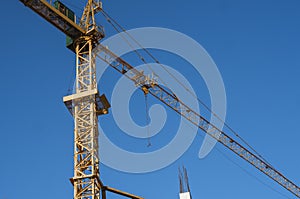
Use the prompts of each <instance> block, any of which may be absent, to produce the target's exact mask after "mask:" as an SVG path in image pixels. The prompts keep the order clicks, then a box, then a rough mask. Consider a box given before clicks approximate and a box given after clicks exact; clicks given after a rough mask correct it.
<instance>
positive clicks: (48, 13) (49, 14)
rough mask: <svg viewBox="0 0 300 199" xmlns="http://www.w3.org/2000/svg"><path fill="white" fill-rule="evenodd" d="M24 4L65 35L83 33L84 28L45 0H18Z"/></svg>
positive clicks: (75, 36) (75, 35)
mask: <svg viewBox="0 0 300 199" xmlns="http://www.w3.org/2000/svg"><path fill="white" fill-rule="evenodd" d="M20 1H21V2H22V3H24V5H25V6H28V7H29V8H31V9H32V10H33V11H35V12H36V13H37V14H39V15H40V16H41V17H43V18H44V19H46V20H47V21H48V22H50V23H51V24H53V25H54V26H55V27H56V28H58V29H59V30H61V31H62V32H64V33H65V34H66V35H68V36H69V37H71V38H72V39H74V38H79V37H80V36H81V35H84V34H85V32H86V31H85V30H84V29H82V28H81V27H80V26H78V25H77V24H76V23H75V22H74V21H72V20H71V19H69V18H68V17H67V16H65V15H64V14H62V13H61V12H59V11H58V10H57V9H55V8H54V7H53V6H52V5H51V4H50V3H48V2H47V1H45V0H20Z"/></svg>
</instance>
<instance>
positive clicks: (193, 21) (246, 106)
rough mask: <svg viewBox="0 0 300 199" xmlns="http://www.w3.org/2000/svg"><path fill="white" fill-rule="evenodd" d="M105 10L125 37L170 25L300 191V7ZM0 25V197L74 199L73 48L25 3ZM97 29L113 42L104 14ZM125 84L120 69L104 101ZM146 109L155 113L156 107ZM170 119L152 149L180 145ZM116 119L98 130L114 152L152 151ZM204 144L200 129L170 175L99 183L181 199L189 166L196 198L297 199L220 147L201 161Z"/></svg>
mask: <svg viewBox="0 0 300 199" xmlns="http://www.w3.org/2000/svg"><path fill="white" fill-rule="evenodd" d="M63 2H64V3H65V4H66V5H69V6H70V8H72V9H74V11H76V12H77V13H78V14H79V12H80V10H81V9H82V7H83V5H84V3H82V2H83V1H81V2H79V3H78V4H77V3H76V2H74V1H71V0H65V1H63ZM103 4H104V8H105V10H106V11H107V12H108V13H109V14H110V15H112V16H113V17H114V18H115V19H116V20H117V21H118V22H120V23H121V24H122V25H123V26H124V27H125V28H126V29H131V28H138V27H147V26H155V27H165V28H170V29H174V30H177V31H180V32H182V33H185V34H187V35H188V36H190V37H192V38H193V39H195V40H196V41H198V42H199V43H200V44H201V45H202V46H203V47H204V48H205V49H206V50H207V51H208V53H209V54H210V55H211V56H212V58H213V59H214V61H215V62H216V64H217V66H218V68H219V70H220V73H221V75H222V77H223V80H224V84H225V87H226V93H227V109H228V111H227V122H228V123H229V124H230V125H231V126H232V127H233V128H234V129H235V130H236V131H238V132H239V134H240V135H241V136H242V137H244V138H245V139H246V140H247V141H248V142H249V143H251V144H252V145H253V146H254V147H255V148H256V149H257V150H258V151H259V152H260V153H261V154H263V155H264V157H265V158H266V159H267V160H268V161H269V162H271V163H272V165H273V166H274V167H275V168H277V169H278V170H279V171H281V172H282V173H283V174H285V175H286V176H287V177H288V178H289V179H291V180H292V181H294V182H295V183H296V184H298V185H299V184H300V180H299V179H300V173H299V172H298V170H299V169H298V168H299V167H300V161H299V158H298V154H299V150H300V148H299V144H298V140H299V138H300V134H299V128H298V124H299V123H300V116H299V110H300V108H299V104H298V102H299V100H300V91H299V88H298V85H299V78H298V75H299V74H300V60H299V53H300V47H299V43H300V37H299V35H300V28H299V27H300V21H299V18H300V13H299V7H300V3H299V1H296V0H288V1H277V0H275V1H267V0H264V1H258V0H254V1H247V2H246V1H237V0H230V1H221V0H211V1H203V0H200V1H195V0H192V1H188V2H184V1H170V0H165V1H158V0H153V1H136V0H129V1H113V0H110V1H103ZM0 15H1V18H2V21H1V27H2V28H1V29H2V31H1V33H0V34H1V38H2V50H1V55H0V56H1V66H2V67H1V69H2V72H1V73H0V81H1V84H0V85H1V86H0V87H1V91H2V94H1V96H2V97H1V102H2V104H3V105H2V109H1V113H2V117H1V140H2V142H1V145H0V150H1V151H2V158H1V164H0V170H1V182H0V199H17V198H21V197H23V198H32V199H35V198H40V197H41V196H42V197H43V198H45V199H48V198H71V197H72V196H73V191H72V185H71V184H70V182H69V180H68V179H69V178H71V177H72V175H73V162H72V161H73V159H72V152H73V120H72V117H71V116H70V115H69V113H68V111H67V110H66V108H65V107H64V104H63V103H62V97H63V96H65V95H66V94H67V92H68V88H69V85H70V81H72V80H73V78H72V76H74V66H75V56H74V54H72V52H70V51H69V50H68V49H66V48H65V46H64V45H65V36H64V35H63V34H62V33H61V32H59V31H58V30H56V29H55V27H53V26H51V25H50V24H48V22H46V21H44V20H43V19H42V18H40V17H39V16H38V15H36V14H34V13H33V12H32V11H31V10H29V9H28V8H26V7H24V6H23V4H22V3H20V2H18V1H6V2H5V3H3V4H2V6H1V12H0ZM97 20H98V23H100V24H101V23H102V22H103V25H104V26H105V28H106V30H107V36H111V35H112V34H114V33H113V31H112V29H111V28H110V27H109V26H108V24H107V23H104V19H103V18H102V17H101V16H98V17H97ZM155 55H157V57H158V58H159V59H160V60H162V61H161V62H163V63H168V64H169V65H172V67H174V68H176V69H178V70H180V71H181V72H182V74H184V75H186V76H188V75H190V73H192V71H191V69H189V68H188V67H189V65H188V64H187V65H185V66H182V65H179V64H184V62H180V61H178V60H177V61H176V59H175V58H174V60H170V59H169V58H173V57H171V56H170V55H165V54H163V53H162V54H159V52H155ZM128 58H129V59H128V62H130V63H133V64H135V63H138V61H137V60H134V59H133V57H132V56H129V57H128ZM118 77H119V75H118V74H117V73H116V72H114V71H112V70H110V71H107V76H106V77H104V80H103V83H102V84H101V85H102V87H101V90H102V91H103V92H105V93H106V94H107V96H108V98H110V94H111V90H110V88H111V86H110V83H113V82H115V81H116V80H117V78H118ZM106 80H107V81H106ZM190 81H191V83H192V85H195V87H196V88H197V89H196V91H197V94H198V95H199V97H200V98H201V99H203V100H204V101H205V102H206V103H207V104H209V103H210V102H209V97H208V93H207V90H206V88H205V85H204V84H203V81H202V79H201V77H199V76H192V78H191V79H190ZM134 97H136V98H135V99H133V102H132V104H131V113H132V115H133V118H134V119H135V120H136V122H137V123H140V124H143V122H145V121H144V120H142V119H141V118H142V117H144V116H143V112H142V111H141V108H140V107H143V106H144V103H143V97H142V95H141V94H138V93H137V94H136V96H134ZM150 102H151V103H156V102H155V100H154V99H153V100H152V99H150ZM167 113H168V120H169V121H168V122H170V123H167V124H166V127H165V128H164V130H163V132H162V134H163V135H160V136H156V137H153V139H151V141H152V144H153V148H154V149H155V147H159V146H161V145H162V144H164V143H166V142H167V141H168V140H171V139H172V137H173V136H174V135H173V134H172V132H173V131H175V130H176V125H174V123H176V122H174V121H177V120H178V117H177V116H176V114H174V113H172V111H167ZM135 115H136V116H135ZM139 115H141V117H138V116H139ZM109 118H111V115H108V116H107V118H106V119H103V121H101V122H103V123H104V124H103V125H104V127H106V128H107V129H110V130H111V131H112V132H110V134H111V135H109V136H110V138H111V139H112V140H113V141H114V142H115V143H116V144H117V145H119V146H121V147H123V148H125V149H128V150H137V152H139V151H147V150H150V151H151V150H153V148H147V147H146V145H147V141H146V140H132V139H131V138H130V137H126V136H124V135H123V133H122V132H121V131H120V130H119V129H118V127H117V126H116V124H115V123H114V122H113V121H111V120H110V119H109ZM187 133H188V132H187ZM203 135H204V134H203V132H201V131H199V136H197V137H196V139H195V140H194V142H193V144H192V146H191V147H190V148H189V150H188V151H187V152H186V153H185V154H184V155H183V156H182V157H181V158H180V159H179V160H178V161H176V162H175V163H173V164H172V165H170V166H169V167H167V168H164V169H162V170H159V171H156V172H152V173H147V174H128V173H122V172H119V171H116V170H113V169H111V168H109V167H107V166H105V165H101V176H102V180H103V181H104V183H105V184H108V185H110V186H112V187H116V188H118V189H121V190H124V191H128V192H131V193H135V194H138V195H141V196H143V197H145V198H167V199H173V198H178V192H179V186H178V184H179V182H178V180H177V168H178V166H180V165H182V164H184V165H185V166H186V167H187V169H188V173H189V178H190V184H191V189H192V195H193V198H209V199H215V198H220V197H222V198H231V199H235V198H244V199H248V198H249V199H250V198H276V199H277V198H278V199H281V198H287V197H288V198H295V197H293V196H292V195H291V194H289V193H288V192H287V191H286V190H284V189H283V188H281V187H280V186H278V185H277V184H276V183H275V182H273V181H272V180H270V179H268V178H267V177H266V176H264V175H263V174H262V173H260V172H259V171H257V170H256V169H254V168H252V166H250V165H248V163H246V162H244V161H243V160H240V158H239V157H236V156H235V155H234V154H233V153H232V152H230V151H228V150H227V149H225V148H224V147H223V146H221V145H220V144H218V145H217V147H216V148H215V149H214V150H213V151H212V152H211V153H210V154H209V156H207V157H206V158H205V159H202V160H199V159H198V158H197V154H198V151H199V148H200V145H201V142H202V140H203ZM119 136H121V138H122V139H120V138H119ZM133 146H137V147H133ZM120 164H122V163H120ZM237 165H238V166H237ZM270 187H271V188H270ZM274 190H275V191H274ZM278 192H280V193H282V194H284V195H286V196H287V197H285V196H282V195H281V194H279V193H278Z"/></svg>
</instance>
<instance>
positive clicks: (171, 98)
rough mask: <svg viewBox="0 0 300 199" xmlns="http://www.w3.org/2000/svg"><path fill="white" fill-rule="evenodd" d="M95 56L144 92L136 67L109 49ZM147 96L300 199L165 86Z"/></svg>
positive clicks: (290, 186)
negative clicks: (153, 98)
mask: <svg viewBox="0 0 300 199" xmlns="http://www.w3.org/2000/svg"><path fill="white" fill-rule="evenodd" d="M95 53H96V54H97V56H98V57H99V58H100V59H101V60H103V61H105V62H106V63H107V64H108V65H109V66H111V67H112V68H114V69H115V70H117V71H118V72H120V73H121V74H122V75H125V76H126V77H127V78H129V79H130V80H132V81H133V82H134V83H135V84H136V85H137V86H139V87H140V88H141V89H142V90H144V89H145V86H144V85H142V84H141V82H142V81H139V82H137V80H136V77H137V76H138V77H139V80H143V79H144V80H145V79H147V77H146V76H145V75H144V74H143V73H142V72H140V71H138V70H136V69H135V68H134V67H133V66H131V65H130V64H128V63H127V62H126V61H124V60H123V59H122V58H120V57H118V56H117V55H115V54H114V53H113V52H111V51H110V50H109V49H108V48H106V47H104V46H102V45H101V44H99V45H98V48H97V49H96V51H95ZM146 89H148V93H150V94H151V95H152V96H154V97H155V98H157V99H158V100H159V101H161V102H162V103H164V104H165V105H167V106H168V107H170V108H171V109H173V110H174V111H175V112H177V113H178V114H180V115H181V116H183V117H184V118H186V119H187V120H188V121H189V122H191V123H192V124H194V125H196V126H197V127H198V128H199V129H201V130H203V131H204V132H205V133H207V134H208V135H210V136H211V137H213V138H214V139H216V140H217V141H218V142H220V143H221V144H223V145H224V146H225V147H227V148H228V149H229V150H231V151H232V152H234V153H235V154H237V155H238V156H240V157H241V158H243V159H244V160H246V161H247V162H248V163H250V164H251V165H253V166H254V167H256V168H257V169H258V170H260V171H261V172H262V173H264V174H265V175H267V176H269V177H270V178H271V179H273V180H274V181H275V182H277V183H278V184H280V185H281V186H282V187H284V188H285V189H287V190H288V191H290V192H291V193H293V194H294V195H295V196H297V197H298V198H300V188H299V187H298V186H297V185H296V184H294V183H293V182H292V181H291V180H289V179H288V178H286V177H285V176H284V175H283V174H281V173H280V172H279V171H277V170H276V169H274V168H273V167H272V166H271V165H269V164H268V163H266V162H265V161H264V160H262V159H261V158H259V157H258V156H256V155H255V154H253V153H252V152H251V151H249V150H248V149H247V148H245V147H243V146H242V145H241V144H239V143H238V142H237V141H235V140H234V139H232V138H231V137H230V136H228V135H227V134H226V133H224V132H223V131H222V130H220V129H218V128H217V127H216V126H214V125H213V124H211V123H210V122H209V121H208V120H206V119H205V118H204V117H202V116H201V115H200V114H198V113H196V112H195V111H194V110H192V109H191V108H189V107H188V106H187V105H186V104H185V103H184V102H182V101H181V100H180V99H178V98H177V97H176V96H175V95H174V94H173V93H171V92H169V91H167V90H166V89H164V88H163V87H161V86H160V85H157V84H153V85H151V86H149V85H147V86H146Z"/></svg>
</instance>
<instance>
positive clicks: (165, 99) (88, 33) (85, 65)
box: [20, 0, 300, 199]
mask: <svg viewBox="0 0 300 199" xmlns="http://www.w3.org/2000/svg"><path fill="white" fill-rule="evenodd" d="M20 1H21V2H22V3H24V5H25V6H28V7H29V8H30V9H32V10H33V11H34V12H36V13H37V14H39V15H40V16H41V17H43V18H44V19H46V20H47V21H48V22H50V23H51V24H53V25H54V26H55V27H56V28H58V29H59V30H61V31H62V32H63V33H65V34H66V35H67V47H68V48H69V49H70V50H72V51H73V52H74V53H75V54H76V89H75V93H74V94H72V95H69V96H66V97H64V103H65V104H66V106H67V108H68V109H69V111H70V112H71V114H72V115H73V117H74V125H75V129H74V177H73V178H71V182H72V184H73V186H74V199H87V198H89V199H99V198H104V199H105V198H106V191H110V192H113V193H116V194H120V195H123V196H125V197H128V198H133V199H139V198H141V197H139V196H135V195H132V194H129V193H126V192H122V191H119V190H117V189H114V188H111V187H107V186H104V185H103V184H102V182H101V180H100V173H99V151H98V134H99V133H98V116H100V115H104V114H107V113H108V108H109V107H110V105H109V103H108V101H107V99H106V97H105V95H100V94H99V92H98V89H97V82H96V67H95V58H96V57H99V58H100V59H101V60H103V61H104V62H106V63H107V64H108V65H109V66H111V67H112V68H114V69H115V70H116V71H118V72H120V73H121V74H122V75H124V76H126V77H128V78H129V79H130V80H132V81H133V82H134V83H135V85H136V86H138V87H139V88H140V89H141V90H142V91H143V92H144V93H145V94H150V95H152V96H153V97H155V98H157V99H158V100H159V101H161V102H162V103H164V104H165V105H166V106H168V107H169V108H171V109H172V110H174V111H175V112H176V113H178V114H179V115H181V116H182V117H184V118H186V120H188V121H189V122H190V123H191V124H193V125H196V126H197V127H198V128H199V129H201V130H202V131H203V132H205V133H206V134H208V135H209V136H211V137H212V138H214V139H216V140H217V141H218V142H219V143H221V144H222V145H224V146H225V147H226V148H228V149H229V150H231V151H232V152H233V153H235V154H236V155H238V156H240V157H241V158H242V159H244V160H245V161H247V162H248V163H250V164H251V165H253V166H254V167H255V168H257V169H258V170H259V171H261V172H262V173H264V174H265V175H267V176H268V177H270V178H271V179H272V180H274V181H275V182H276V183H278V184H279V185H281V186H282V187H283V188H285V189H286V190H288V191H289V192H291V193H292V194H294V195H295V196H296V197H297V198H300V188H299V186H297V185H296V184H295V183H293V182H292V181H291V180H289V179H288V178H287V177H285V176H284V175H283V174H281V173H280V172H279V171H278V170H276V169H275V168H274V167H272V166H271V165H270V164H269V163H267V162H266V161H265V160H264V159H263V158H261V157H259V156H257V155H255V154H254V153H253V152H251V151H250V150H249V149H247V147H244V146H243V145H241V144H240V143H238V142H237V141H236V140H234V139H233V138H232V137H230V136H229V135H228V134H226V133H225V132H223V131H222V130H221V129H219V128H218V127H216V126H215V125H214V124H211V123H210V122H209V121H208V120H207V119H205V118H204V117H203V116H202V115H200V114H199V113H197V112H196V111H194V110H193V109H191V108H190V107H189V106H188V105H187V104H185V103H184V102H183V101H181V100H180V99H179V98H178V97H177V96H176V95H175V94H173V93H172V92H171V91H169V90H168V89H166V88H164V87H162V86H160V85H159V84H157V83H156V82H155V81H149V78H148V77H147V76H146V75H145V74H143V72H142V71H139V70H137V69H135V68H134V67H133V66H131V65H130V64H129V63H127V62H126V61H125V60H123V59H122V58H120V57H118V56H117V55H116V54H114V53H113V52H111V51H110V50H109V49H108V48H106V47H105V46H103V45H101V44H100V42H99V41H100V40H101V39H103V38H104V36H105V35H104V31H103V28H102V27H101V26H98V25H97V24H96V22H95V14H96V13H98V12H99V11H102V4H101V2H99V1H96V0H88V2H87V4H86V7H85V8H84V11H83V14H82V17H81V20H80V22H79V23H77V22H76V19H75V16H74V13H73V12H72V11H71V10H69V9H68V8H67V7H66V6H65V5H64V4H62V3H61V2H60V1H55V2H54V3H52V2H48V1H46V0H20ZM101 196H102V197H101Z"/></svg>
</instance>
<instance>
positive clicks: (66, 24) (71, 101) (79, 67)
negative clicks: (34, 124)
mask: <svg viewBox="0 0 300 199" xmlns="http://www.w3.org/2000/svg"><path fill="white" fill-rule="evenodd" d="M21 2H23V3H24V4H25V5H26V6H28V7H30V8H31V9H32V10H34V11H35V12H36V13H38V14H39V15H40V16H42V17H43V18H44V19H46V20H47V21H49V22H50V23H51V24H53V25H54V26H56V27H57V28H58V29H60V30H61V31H62V32H64V33H65V34H66V35H67V47H68V48H69V49H71V50H72V51H73V52H75V54H76V81H75V93H74V94H72V95H69V96H66V97H64V98H63V100H64V103H65V104H66V106H67V108H68V109H69V111H70V112H71V114H72V115H73V117H74V126H75V127H74V177H73V178H71V179H70V180H71V182H72V184H73V186H74V199H100V198H104V199H105V198H106V191H110V192H112V193H115V194H119V195H123V196H125V197H128V198H133V199H140V198H141V197H138V196H135V195H132V194H129V193H126V192H122V191H119V190H117V189H114V188H111V187H107V186H104V185H103V184H102V182H101V180H100V172H99V162H100V161H99V147H98V136H99V132H98V116H99V115H103V114H107V113H108V108H109V107H110V105H109V103H108V101H107V100H106V98H105V96H104V95H102V96H100V95H99V92H98V88H97V78H96V65H95V58H96V54H95V53H94V52H93V49H94V48H95V47H97V45H98V44H99V41H100V40H101V39H102V38H104V31H103V28H102V27H101V26H97V25H96V22H95V14H96V13H98V12H99V11H101V9H102V4H101V2H99V1H95V0H88V2H87V4H86V6H85V8H84V11H83V14H82V17H81V20H80V22H79V25H77V24H76V18H75V15H74V13H73V12H72V11H71V10H70V9H68V8H67V7H66V6H65V5H64V4H63V3H62V2H60V1H55V2H53V4H52V3H51V2H47V1H45V0H21ZM101 196H102V197H101Z"/></svg>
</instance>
